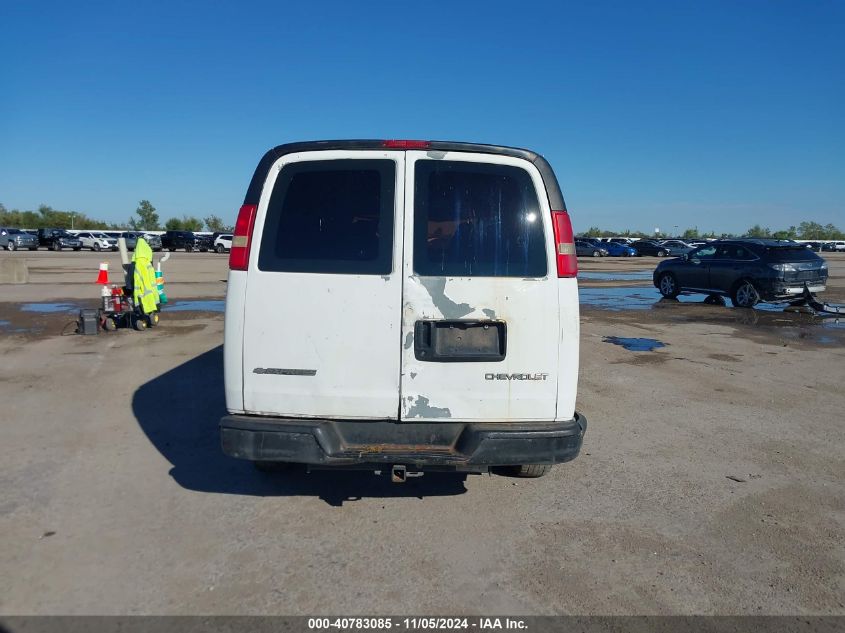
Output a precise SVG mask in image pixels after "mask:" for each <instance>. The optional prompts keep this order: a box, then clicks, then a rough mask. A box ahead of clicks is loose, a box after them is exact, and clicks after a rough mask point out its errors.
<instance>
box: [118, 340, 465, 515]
mask: <svg viewBox="0 0 845 633" xmlns="http://www.w3.org/2000/svg"><path fill="white" fill-rule="evenodd" d="M132 411H133V413H134V414H135V418H136V419H137V420H138V424H139V426H140V427H141V429H142V430H143V431H144V433H145V434H146V435H147V438H149V440H150V442H152V443H153V445H154V446H155V447H156V448H157V449H158V450H159V452H160V453H161V454H162V455H163V456H164V457H165V458H166V459H167V460H168V461H169V462H170V463H171V465H172V468H171V470H170V474H171V476H172V477H173V479H174V480H175V481H176V483H178V484H179V485H180V486H182V487H183V488H187V489H188V490H197V491H200V492H215V493H221V494H235V495H258V496H316V497H319V498H321V499H323V500H324V501H325V502H326V503H328V504H330V505H335V506H339V505H342V504H343V502H344V501H353V500H357V499H362V498H365V497H419V498H422V497H426V496H441V495H457V494H462V493H464V492H466V488H465V487H464V481H465V479H466V475H462V474H453V473H427V474H426V475H425V476H424V477H419V478H414V479H409V480H408V482H407V483H404V484H392V483H390V481H389V480H387V479H386V478H385V477H377V476H375V475H374V474H373V473H372V472H363V471H361V472H358V471H318V472H313V473H310V474H309V473H306V472H305V471H304V469H296V470H293V471H285V472H279V473H260V472H258V471H256V470H255V469H254V468H253V466H252V464H251V463H249V462H246V461H243V460H239V459H233V458H230V457H227V456H225V455H224V454H223V453H222V451H221V449H220V432H219V430H218V423H219V421H220V417H221V416H223V415H224V414H225V412H226V406H225V399H224V395H223V346H222V345H221V346H219V347H215V348H214V349H212V350H210V351H208V352H206V353H204V354H201V355H199V356H197V357H196V358H192V359H191V360H189V361H187V362H186V363H183V364H182V365H179V366H178V367H176V368H174V369H171V370H170V371H168V372H166V373H164V374H162V375H161V376H158V377H157V378H154V379H152V380H150V381H149V382H147V383H145V384H144V385H142V386H141V387H139V388H138V390H137V391H136V392H135V394H134V396H133V397H132Z"/></svg>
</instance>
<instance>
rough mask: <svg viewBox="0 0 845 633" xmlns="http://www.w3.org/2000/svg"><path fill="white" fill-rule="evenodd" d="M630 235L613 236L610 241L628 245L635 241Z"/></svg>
mask: <svg viewBox="0 0 845 633" xmlns="http://www.w3.org/2000/svg"><path fill="white" fill-rule="evenodd" d="M633 241H634V240H632V239H631V238H630V237H611V238H610V239H609V240H608V242H615V243H616V244H622V245H624V246H628V244H630V243H631V242H633Z"/></svg>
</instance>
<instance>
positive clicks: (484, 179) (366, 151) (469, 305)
mask: <svg viewBox="0 0 845 633" xmlns="http://www.w3.org/2000/svg"><path fill="white" fill-rule="evenodd" d="M229 267H230V272H229V281H228V291H227V295H226V326H225V345H224V358H225V361H224V364H225V389H226V408H227V410H228V412H229V415H226V416H225V417H224V418H223V419H222V420H221V423H220V424H221V436H222V445H223V451H224V452H225V453H226V454H228V455H231V456H233V457H238V458H242V459H248V460H252V461H253V462H255V463H256V465H258V466H259V467H263V466H266V465H272V464H278V463H280V462H288V463H290V462H293V463H302V464H308V465H310V466H311V467H325V466H338V467H346V468H367V469H374V470H375V469H379V470H380V469H390V470H391V472H392V473H393V478H394V480H397V481H401V480H403V479H404V477H405V476H406V474H407V472H409V471H421V470H433V469H450V470H460V471H470V472H484V471H487V470H489V469H490V468H492V467H501V466H505V467H511V471H512V472H514V473H515V474H517V475H521V476H527V477H531V476H535V477H536V476H540V475H542V474H545V472H546V471H548V469H549V468H550V467H551V465H552V464H555V463H559V462H565V461H569V460H571V459H574V458H575V457H576V456H577V455H578V451H579V449H580V447H581V441H582V438H583V435H584V432H585V431H586V427H587V423H586V419H585V418H584V416H583V415H581V414H579V413H577V412H576V411H575V394H576V389H577V383H578V338H579V318H578V286H577V280H576V274H577V260H576V257H575V246H574V242H573V236H572V226H571V224H570V220H569V216H568V214H567V211H566V207H565V206H564V202H563V197H562V195H561V191H560V187H559V186H558V183H557V180H556V178H555V176H554V173H553V172H552V169H551V167H550V166H549V164H548V162H547V161H546V160H545V159H544V158H542V157H541V156H539V155H537V154H535V153H533V152H530V151H527V150H522V149H514V148H508V147H499V146H491V145H479V144H470V143H454V142H435V141H431V142H429V141H317V142H307V143H294V144H288V145H281V146H279V147H276V148H274V149H272V150H270V151H269V152H267V154H266V155H265V156H264V158H263V159H262V160H261V162H260V163H259V165H258V168H257V169H256V171H255V175H254V176H253V178H252V182H251V183H250V185H249V189H248V191H247V194H246V199H245V200H244V205H243V206H242V207H241V210H240V213H239V215H238V219H237V224H236V227H235V231H234V238H233V241H232V248H231V253H230V259H229Z"/></svg>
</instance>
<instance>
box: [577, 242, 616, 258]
mask: <svg viewBox="0 0 845 633" xmlns="http://www.w3.org/2000/svg"><path fill="white" fill-rule="evenodd" d="M575 254H576V255H577V256H578V257H605V256H607V254H608V251H607V249H606V248H604V247H602V246H599V245H598V244H595V243H593V242H587V241H585V240H575Z"/></svg>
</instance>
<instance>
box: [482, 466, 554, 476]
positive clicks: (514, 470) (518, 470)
mask: <svg viewBox="0 0 845 633" xmlns="http://www.w3.org/2000/svg"><path fill="white" fill-rule="evenodd" d="M551 469H552V464H521V465H519V466H505V467H503V468H501V469H499V468H497V469H495V471H494V472H498V473H499V474H501V475H507V476H509V477H521V478H523V479H536V478H538V477H543V476H544V475H547V474H549V471H551Z"/></svg>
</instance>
